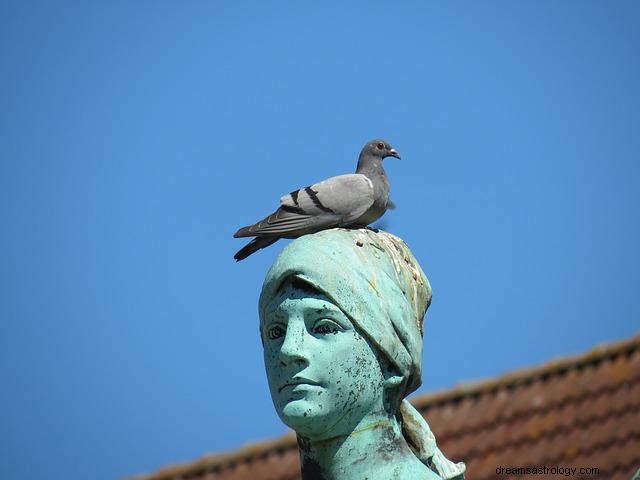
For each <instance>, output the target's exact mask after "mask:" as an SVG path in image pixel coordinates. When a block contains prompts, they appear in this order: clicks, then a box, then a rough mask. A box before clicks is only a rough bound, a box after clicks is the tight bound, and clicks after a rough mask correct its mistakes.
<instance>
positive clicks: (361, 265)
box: [259, 229, 465, 480]
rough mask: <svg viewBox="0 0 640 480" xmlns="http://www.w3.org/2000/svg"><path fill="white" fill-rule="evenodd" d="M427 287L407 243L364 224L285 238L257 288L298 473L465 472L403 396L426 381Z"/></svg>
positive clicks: (348, 476)
mask: <svg viewBox="0 0 640 480" xmlns="http://www.w3.org/2000/svg"><path fill="white" fill-rule="evenodd" d="M430 302H431V288H430V286H429V282H428V280H427V278H426V277H425V275H424V273H423V272H422V269H421V268H420V266H419V265H418V263H417V261H416V259H415V258H414V256H413V254H412V253H411V251H410V250H409V248H408V247H407V245H406V244H405V243H404V242H403V241H402V240H401V239H399V238H397V237H395V236H393V235H390V234H388V233H385V232H375V231H372V230H370V229H362V230H349V229H331V230H325V231H322V232H319V233H315V234H312V235H305V236H303V237H300V238H298V239H296V240H294V241H293V242H292V243H290V244H289V245H288V246H287V247H286V248H285V249H284V250H283V252H282V253H281V254H280V256H279V257H278V258H277V259H276V261H275V263H274V264H273V265H272V267H271V269H270V270H269V273H268V274H267V277H266V279H265V282H264V285H263V287H262V293H261V295H260V302H259V311H260V334H261V338H262V343H263V347H264V361H265V367H266V371H267V377H268V381H269V389H270V392H271V396H272V399H273V403H274V406H275V408H276V410H277V412H278V415H279V416H280V418H281V419H282V421H283V422H284V423H285V424H286V425H288V426H289V427H291V428H292V429H293V430H295V431H296V433H297V437H298V444H299V446H300V461H301V467H302V478H303V480H319V479H322V480H364V479H368V480H392V479H396V480H431V479H440V478H442V479H450V480H453V479H455V480H463V479H464V471H465V467H464V464H463V463H458V464H454V463H452V462H450V461H449V460H447V459H446V458H445V457H444V455H443V454H442V452H441V451H440V450H439V449H438V447H437V446H436V442H435V438H434V436H433V434H432V433H431V431H430V429H429V426H428V425H427V423H426V422H425V420H424V419H423V418H422V416H421V415H420V414H419V413H418V412H417V411H416V410H415V409H414V408H413V407H412V406H411V404H410V403H409V402H408V401H407V400H406V398H405V397H406V396H407V395H408V394H409V393H411V392H413V391H414V390H416V389H417V388H418V387H419V386H420V384H421V382H422V378H421V376H422V335H423V317H424V314H425V312H426V310H427V308H428V306H429V303H430Z"/></svg>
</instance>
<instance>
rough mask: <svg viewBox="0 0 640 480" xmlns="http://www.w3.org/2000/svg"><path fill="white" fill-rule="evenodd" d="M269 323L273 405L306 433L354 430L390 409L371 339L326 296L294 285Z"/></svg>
mask: <svg viewBox="0 0 640 480" xmlns="http://www.w3.org/2000/svg"><path fill="white" fill-rule="evenodd" d="M264 315H265V318H264V319H263V323H262V326H261V330H262V331H261V335H262V339H263V343H264V362H265V367H266V370H267V377H268V380H269V389H270V391H271V397H272V399H273V403H274V405H275V408H276V410H277V412H278V415H279V416H280V418H281V419H282V421H283V422H284V423H285V424H286V425H288V426H289V427H291V428H293V429H294V430H296V432H297V433H298V434H300V435H302V436H306V437H309V438H328V437H331V436H336V435H343V434H348V433H350V432H351V431H352V430H353V428H355V426H356V425H357V424H358V422H359V421H360V420H362V418H364V417H365V416H366V415H367V414H368V413H372V412H377V411H382V410H383V394H384V391H383V381H384V377H383V373H382V370H381V368H380V363H379V362H378V359H377V358H376V354H375V353H374V351H373V350H372V349H371V347H370V346H369V343H368V342H367V340H366V339H365V338H364V337H363V336H362V335H360V333H358V331H357V330H355V329H354V327H353V324H352V323H351V321H350V320H349V318H348V317H347V316H346V315H345V314H344V313H343V312H342V311H341V310H340V309H339V308H338V307H337V306H336V305H334V304H333V303H331V301H330V300H329V299H328V298H327V297H326V296H325V295H323V294H321V293H319V292H311V291H307V290H306V289H305V290H302V289H300V288H297V287H295V286H292V285H290V284H288V285H287V286H285V288H283V289H282V290H281V291H280V292H279V294H278V295H277V296H276V297H275V298H274V299H273V300H272V301H271V302H270V303H269V304H268V305H267V307H266V309H265V314H264Z"/></svg>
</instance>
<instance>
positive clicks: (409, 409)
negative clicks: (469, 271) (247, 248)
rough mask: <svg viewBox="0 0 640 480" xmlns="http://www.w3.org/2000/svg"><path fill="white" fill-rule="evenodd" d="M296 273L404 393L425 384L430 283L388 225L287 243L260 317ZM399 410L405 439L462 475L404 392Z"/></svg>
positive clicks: (447, 471) (424, 456)
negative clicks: (376, 353) (389, 369)
mask: <svg viewBox="0 0 640 480" xmlns="http://www.w3.org/2000/svg"><path fill="white" fill-rule="evenodd" d="M291 277H297V278H299V279H301V280H303V281H305V282H306V283H308V284H310V285H311V286H313V287H314V288H315V289H317V290H318V291H321V292H323V293H324V294H325V295H326V296H327V297H328V298H329V299H330V300H331V301H332V303H334V304H335V305H336V306H338V307H339V308H340V309H341V310H342V311H343V312H344V313H345V314H346V315H347V316H348V317H349V318H350V319H351V321H352V322H353V324H354V325H355V327H356V328H357V329H358V330H359V331H360V332H362V334H363V335H365V336H366V337H367V338H368V339H369V340H370V341H371V342H372V344H373V345H374V346H376V347H377V348H378V349H379V350H380V352H381V353H382V355H384V357H386V359H387V360H388V361H390V362H391V364H392V365H393V366H395V368H396V369H397V371H398V372H399V373H400V375H402V376H403V378H404V379H405V381H404V382H403V385H404V388H405V391H404V392H402V393H403V395H402V398H404V397H406V396H407V395H409V394H410V393H411V392H413V391H415V390H416V389H417V388H418V387H419V386H420V384H421V383H422V335H423V333H424V329H423V319H424V314H425V313H426V311H427V308H428V307H429V304H430V303H431V286H430V285H429V281H428V280H427V277H426V276H425V274H424V272H423V271H422V269H421V268H420V265H418V262H417V261H416V259H415V257H414V256H413V254H412V253H411V251H410V250H409V247H408V246H407V244H406V243H405V242H404V241H402V240H401V239H400V238H398V237H395V236H393V235H391V234H388V233H386V232H381V231H380V232H377V233H376V232H373V231H371V230H347V229H332V230H325V231H322V232H319V233H315V234H313V235H305V236H303V237H300V238H298V239H297V240H295V241H293V242H292V243H290V244H289V245H288V246H287V247H286V248H285V249H284V250H283V251H282V253H281V254H280V256H279V257H278V258H277V259H276V261H275V263H274V264H273V265H272V267H271V269H270V270H269V273H267V277H266V279H265V282H264V285H263V287H262V293H261V295H260V302H259V311H260V319H261V321H262V320H263V319H264V318H265V315H264V314H265V308H266V306H267V304H268V303H269V302H270V301H271V300H272V299H273V298H274V297H275V296H276V295H277V293H278V291H279V289H280V287H281V286H282V284H283V283H284V282H285V281H286V280H288V279H290V278H291ZM398 417H399V420H400V422H401V423H402V426H403V434H404V436H405V438H406V439H407V443H408V444H409V445H410V446H411V447H412V448H413V449H414V452H415V454H416V456H418V458H420V460H421V461H422V462H423V463H425V464H426V465H427V466H428V467H429V468H431V469H432V470H433V471H434V472H436V473H437V474H438V475H440V476H441V477H442V478H445V479H456V480H458V479H463V478H464V471H465V467H464V464H463V463H458V464H454V463H452V462H451V461H449V460H447V459H446V458H445V457H444V455H443V454H442V452H441V451H440V449H438V447H437V445H436V441H435V437H434V436H433V434H432V433H431V430H430V429H429V425H428V424H427V422H426V421H425V420H424V418H423V417H422V416H421V415H420V414H419V413H418V412H417V411H416V410H415V408H414V407H413V406H412V405H411V404H410V403H409V402H408V401H407V400H406V398H404V400H403V401H402V403H401V405H400V409H399V412H398Z"/></svg>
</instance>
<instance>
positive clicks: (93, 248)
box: [0, 1, 640, 480]
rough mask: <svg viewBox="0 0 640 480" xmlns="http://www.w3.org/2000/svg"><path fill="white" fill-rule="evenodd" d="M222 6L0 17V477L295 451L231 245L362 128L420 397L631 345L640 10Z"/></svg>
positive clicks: (253, 272)
mask: <svg viewBox="0 0 640 480" xmlns="http://www.w3.org/2000/svg"><path fill="white" fill-rule="evenodd" d="M231 3H232V2H205V1H191V2H168V1H154V2H149V1H147V2H145V1H141V2H124V1H114V2H100V3H99V2H72V1H67V2H13V1H5V2H2V4H1V5H0V67H1V71H2V75H1V76H0V86H1V88H0V102H1V105H2V108H1V109H0V162H1V163H0V220H1V221H2V235H1V236H0V258H1V261H2V269H1V270H0V287H1V291H2V294H1V295H0V319H1V323H0V328H1V335H0V347H1V348H0V378H1V379H2V385H3V388H2V389H1V390H0V415H2V419H1V421H0V425H1V429H2V433H1V436H2V443H3V445H2V448H0V477H2V478H12V479H24V480H31V479H40V478H43V477H47V478H52V479H62V478H91V479H95V480H102V479H111V478H117V477H122V476H126V475H131V474H135V473H141V472H145V471H151V470H153V469H155V468H157V467H161V466H164V465H167V464H169V463H175V462H181V461H188V460H191V459H194V458H195V457H198V456H200V455H202V454H204V453H207V452H218V451H223V450H230V449H234V448H237V447H239V446H241V445H243V444H245V443H247V442H251V441H257V440H260V439H265V438H271V437H274V436H277V435H280V434H281V433H283V432H284V431H285V428H284V426H283V425H282V424H281V423H280V421H279V420H278V418H277V416H276V414H275V412H274V411H273V407H272V405H271V400H270V397H269V394H268V389H267V384H266V380H265V375H264V367H263V364H262V351H261V345H260V340H259V337H258V329H257V315H256V302H257V295H258V293H259V290H260V287H261V283H262V280H263V278H264V274H265V272H266V269H267V268H268V266H269V265H270V263H271V262H272V261H273V260H274V258H275V256H276V255H277V253H278V252H279V251H280V249H281V248H282V246H283V244H284V242H278V243H277V244H275V245H274V246H272V247H270V248H269V249H267V250H264V251H262V252H260V253H258V254H256V255H254V256H252V257H250V258H249V259H248V260H246V261H244V262H241V263H239V264H236V263H234V262H233V260H232V256H233V253H234V252H235V251H236V250H237V249H239V248H240V247H241V246H242V245H243V244H244V242H243V241H242V240H236V239H233V238H232V234H233V232H234V231H235V230H236V229H237V228H238V227H240V226H243V225H246V224H248V223H252V222H253V221H256V220H258V219H260V218H262V217H263V216H264V215H265V214H267V213H270V212H271V211H272V210H273V209H274V208H275V207H276V206H277V201H278V199H279V198H280V196H281V195H282V194H284V193H287V192H289V191H291V190H293V189H294V188H297V187H301V186H304V185H308V184H310V183H313V182H315V181H318V180H321V179H323V178H326V177H328V176H332V175H337V174H340V173H348V172H351V171H353V170H354V168H355V163H356V159H357V155H358V152H359V151H360V149H361V147H362V145H363V144H364V143H365V142H366V141H367V140H369V139H371V138H374V137H379V136H382V137H385V138H387V139H388V140H389V141H390V142H391V144H392V145H394V146H395V147H396V148H397V149H398V151H399V152H400V153H401V154H402V160H401V161H396V160H395V159H389V160H388V161H387V162H386V166H387V173H388V175H389V177H390V179H391V183H392V196H393V198H394V201H395V203H396V204H397V206H398V208H397V210H394V211H392V212H389V213H388V214H387V215H386V216H385V217H384V219H383V226H384V228H385V229H387V230H389V231H391V232H392V233H394V234H396V235H399V236H401V237H402V238H404V239H405V240H406V241H407V242H408V243H409V245H410V246H411V247H412V249H413V251H414V253H415V255H416V256H417V258H418V259H419V260H420V262H421V264H422V267H423V269H424V271H425V272H426V274H427V275H428V277H429V279H430V280H431V283H432V285H433V289H434V301H433V305H432V307H431V309H430V310H429V313H428V315H427V319H426V336H425V351H424V385H423V387H422V388H421V389H420V391H419V393H420V392H427V391H433V390H437V389H443V388H448V387H451V386H453V385H455V384H457V383H459V382H462V381H465V380H471V379H478V378H484V377H491V376H494V375H498V374H501V373H504V372H507V371H510V370H513V369H516V368H520V367H525V366H531V365H535V364H539V363H542V362H545V361H548V360H549V359H551V358H553V357H556V356H561V355H567V354H572V353H579V352H582V351H584V350H587V349H589V348H591V347H592V346H594V345H595V344H598V343H601V342H606V341H612V340H617V339H623V338H626V337H628V336H630V335H632V334H634V333H636V332H637V331H638V330H639V327H640V316H639V313H640V295H639V294H638V290H637V289H638V272H639V271H640V253H639V250H640V249H639V248H638V246H639V245H640V218H639V217H640V213H639V212H640V209H639V208H638V207H639V205H640V189H639V187H640V155H639V153H640V93H639V89H640V56H639V55H638V51H639V48H640V28H639V27H638V25H640V4H639V3H638V2H634V1H617V2H603V1H564V2H556V1H535V2H533V1H528V2H509V1H488V2H418V1H407V2H382V1H367V2H365V1H354V2H314V3H310V2H292V1H291V2H283V1H274V2H233V4H231ZM436 433H437V432H436Z"/></svg>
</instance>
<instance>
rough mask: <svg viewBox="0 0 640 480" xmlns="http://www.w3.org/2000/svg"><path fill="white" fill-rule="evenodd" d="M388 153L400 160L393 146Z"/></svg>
mask: <svg viewBox="0 0 640 480" xmlns="http://www.w3.org/2000/svg"><path fill="white" fill-rule="evenodd" d="M389 155H391V156H392V157H396V158H397V159H398V160H400V154H399V153H398V152H397V151H396V149H395V148H392V149H391V150H389Z"/></svg>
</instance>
